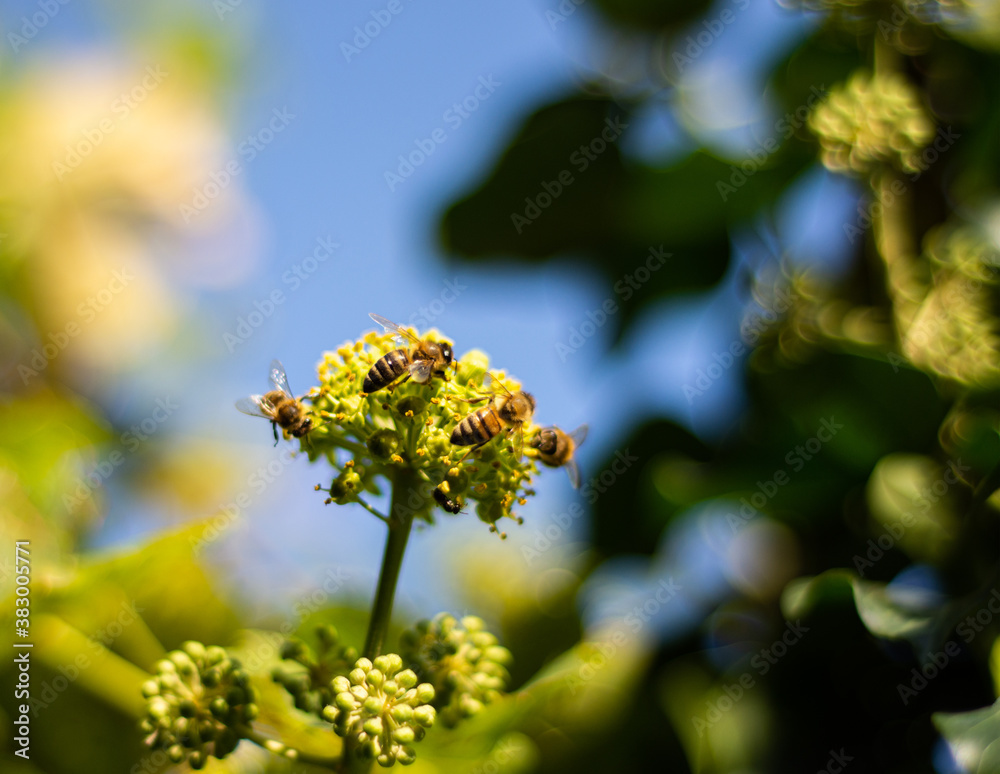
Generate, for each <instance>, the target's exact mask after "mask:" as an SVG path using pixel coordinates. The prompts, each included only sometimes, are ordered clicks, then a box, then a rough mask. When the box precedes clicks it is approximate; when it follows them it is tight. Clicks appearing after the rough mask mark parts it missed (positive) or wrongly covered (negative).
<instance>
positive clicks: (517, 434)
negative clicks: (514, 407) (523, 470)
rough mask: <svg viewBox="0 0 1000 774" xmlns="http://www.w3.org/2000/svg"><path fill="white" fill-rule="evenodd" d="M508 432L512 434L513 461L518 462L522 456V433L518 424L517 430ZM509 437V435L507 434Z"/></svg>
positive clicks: (512, 429)
mask: <svg viewBox="0 0 1000 774" xmlns="http://www.w3.org/2000/svg"><path fill="white" fill-rule="evenodd" d="M510 432H511V433H513V434H514V459H515V460H517V461H518V462H520V461H521V457H523V456H524V431H523V429H522V427H521V425H520V424H518V425H517V428H516V429H515V428H511V430H510ZM509 435H510V433H508V436H509Z"/></svg>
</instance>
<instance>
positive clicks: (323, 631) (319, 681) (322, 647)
mask: <svg viewBox="0 0 1000 774" xmlns="http://www.w3.org/2000/svg"><path fill="white" fill-rule="evenodd" d="M315 633H316V640H317V642H318V645H317V647H316V650H315V652H314V651H313V649H312V648H310V647H309V645H308V644H306V643H305V642H304V641H303V640H300V639H298V638H296V637H291V638H289V639H287V640H285V642H284V644H283V645H282V647H281V658H282V659H283V660H284V662H285V663H283V664H280V665H279V666H276V667H275V668H274V670H273V671H272V673H271V677H272V679H273V680H274V681H275V682H276V683H278V684H279V685H281V686H282V687H284V689H285V690H286V691H288V693H289V694H291V696H292V699H293V701H294V702H295V706H296V707H298V708H299V709H300V710H303V711H304V712H308V713H310V714H313V715H317V716H322V712H323V708H324V707H326V706H327V705H328V704H331V703H332V702H333V687H332V685H331V681H332V680H333V678H334V677H337V676H338V675H345V674H347V673H348V672H349V671H350V670H351V668H352V667H353V666H354V663H355V662H356V661H357V659H358V651H357V650H356V649H355V648H352V647H349V646H347V645H344V644H342V643H340V641H339V640H340V638H339V635H338V633H337V630H336V629H335V628H334V627H333V626H331V625H329V624H322V625H320V626H318V627H316V632H315Z"/></svg>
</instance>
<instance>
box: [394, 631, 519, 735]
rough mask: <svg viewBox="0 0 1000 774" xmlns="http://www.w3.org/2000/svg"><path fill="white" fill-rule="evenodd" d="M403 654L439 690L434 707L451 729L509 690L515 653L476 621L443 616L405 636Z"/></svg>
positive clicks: (401, 647)
mask: <svg viewBox="0 0 1000 774" xmlns="http://www.w3.org/2000/svg"><path fill="white" fill-rule="evenodd" d="M400 649H401V650H402V652H403V655H404V656H405V657H406V660H407V663H409V664H410V665H411V666H413V668H414V669H416V670H417V671H418V672H419V674H421V675H422V676H424V677H426V678H427V679H428V680H430V681H431V683H432V684H433V685H434V688H435V690H436V691H437V700H436V701H435V702H434V704H435V706H436V707H438V709H439V711H440V713H441V722H442V723H443V724H444V725H445V726H448V727H449V728H451V727H453V726H455V725H456V724H457V723H458V722H459V721H460V720H462V719H463V718H467V717H471V716H472V715H475V714H476V713H477V712H479V711H480V710H481V709H482V708H483V705H484V704H489V703H490V702H492V701H494V700H496V699H497V698H499V697H500V696H501V695H502V693H503V691H504V690H505V689H506V688H507V683H508V681H509V680H510V675H509V674H508V672H507V665H508V664H510V662H511V654H510V651H509V650H507V648H504V647H501V646H500V644H499V643H498V641H497V638H496V637H495V636H494V635H493V634H491V633H490V632H488V631H487V630H486V623H485V622H484V621H483V619H482V618H478V617H476V616H471V615H469V616H465V617H464V618H462V620H461V621H457V620H456V619H455V617H454V616H451V615H449V614H447V613H440V614H438V615H437V616H435V617H434V620H433V621H421V622H420V623H418V624H417V625H416V626H415V627H414V628H413V629H408V630H407V631H405V632H403V635H402V636H401V637H400Z"/></svg>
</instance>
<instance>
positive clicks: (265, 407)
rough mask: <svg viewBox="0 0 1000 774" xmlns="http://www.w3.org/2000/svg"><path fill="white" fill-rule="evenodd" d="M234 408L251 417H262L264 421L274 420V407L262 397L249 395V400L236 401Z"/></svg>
mask: <svg viewBox="0 0 1000 774" xmlns="http://www.w3.org/2000/svg"><path fill="white" fill-rule="evenodd" d="M236 408H237V409H238V410H239V411H242V412H243V413H244V414H249V415H250V416H252V417H264V419H270V420H272V421H273V420H274V407H273V406H272V405H271V404H270V402H269V401H267V400H266V399H265V398H264V396H263V395H251V396H250V397H249V398H240V399H239V400H238V401H236Z"/></svg>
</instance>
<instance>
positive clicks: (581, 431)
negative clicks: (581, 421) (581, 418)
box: [569, 425, 587, 448]
mask: <svg viewBox="0 0 1000 774" xmlns="http://www.w3.org/2000/svg"><path fill="white" fill-rule="evenodd" d="M569 439H570V440H571V441H572V442H573V447H574V448H575V447H577V446H579V445H580V444H581V443H583V442H584V441H586V440H587V426H586V425H580V426H579V427H578V428H576V430H574V431H573V432H572V433H570V434H569Z"/></svg>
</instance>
